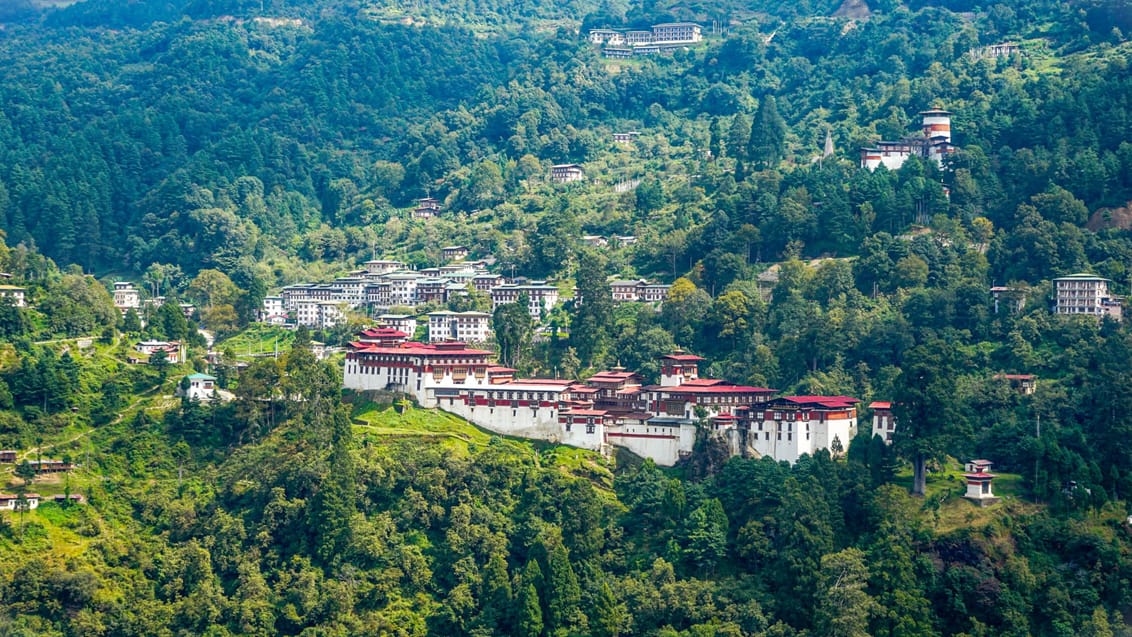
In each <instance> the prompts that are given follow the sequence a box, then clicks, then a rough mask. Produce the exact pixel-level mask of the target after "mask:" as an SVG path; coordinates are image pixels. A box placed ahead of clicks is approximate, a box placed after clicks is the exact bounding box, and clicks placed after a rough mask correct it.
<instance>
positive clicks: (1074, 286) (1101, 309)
mask: <svg viewBox="0 0 1132 637" xmlns="http://www.w3.org/2000/svg"><path fill="white" fill-rule="evenodd" d="M1109 283H1111V281H1110V280H1108V279H1106V278H1103V277H1099V276H1096V275H1094V274H1071V275H1069V276H1063V277H1060V278H1057V279H1054V280H1053V286H1054V308H1053V310H1054V313H1056V314H1088V315H1091V316H1097V317H1102V316H1111V317H1112V318H1114V319H1116V320H1118V321H1119V320H1120V319H1121V314H1122V311H1121V306H1120V299H1119V298H1118V297H1116V296H1114V295H1113V294H1112V293H1110V292H1109V289H1108V284H1109Z"/></svg>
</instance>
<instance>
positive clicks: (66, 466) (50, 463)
mask: <svg viewBox="0 0 1132 637" xmlns="http://www.w3.org/2000/svg"><path fill="white" fill-rule="evenodd" d="M28 464H29V465H31V468H32V469H33V470H34V471H35V472H36V473H37V474H41V475H42V474H46V473H66V472H68V471H70V470H72V469H74V468H75V466H74V465H72V464H71V463H70V462H65V461H63V460H29V461H28Z"/></svg>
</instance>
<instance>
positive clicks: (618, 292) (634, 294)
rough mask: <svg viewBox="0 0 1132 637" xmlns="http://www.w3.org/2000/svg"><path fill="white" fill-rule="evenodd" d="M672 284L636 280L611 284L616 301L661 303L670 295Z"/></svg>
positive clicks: (611, 291)
mask: <svg viewBox="0 0 1132 637" xmlns="http://www.w3.org/2000/svg"><path fill="white" fill-rule="evenodd" d="M671 287H672V286H670V285H665V284H663V283H649V282H648V281H646V280H644V279H638V280H636V281H622V280H618V281H613V282H611V283H610V284H609V289H610V293H611V294H612V295H613V301H614V302H615V303H660V302H661V301H663V300H664V299H665V297H667V296H668V289H669V288H671Z"/></svg>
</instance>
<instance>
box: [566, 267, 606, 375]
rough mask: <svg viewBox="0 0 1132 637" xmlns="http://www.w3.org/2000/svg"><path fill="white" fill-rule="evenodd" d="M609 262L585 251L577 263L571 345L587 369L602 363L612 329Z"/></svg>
mask: <svg viewBox="0 0 1132 637" xmlns="http://www.w3.org/2000/svg"><path fill="white" fill-rule="evenodd" d="M605 267H606V261H605V259H604V258H602V256H601V255H599V254H598V253H597V252H594V251H592V250H586V251H583V252H582V254H581V258H580V259H579V261H578V276H577V282H578V297H579V298H578V299H577V300H576V301H575V306H574V321H573V324H572V326H571V330H570V341H571V345H572V346H573V347H574V348H575V349H576V350H577V353H578V357H579V358H580V359H581V361H582V364H583V365H586V366H597V365H599V364H600V363H601V361H602V358H603V357H604V355H605V351H606V350H607V349H608V347H609V334H610V332H612V329H613V296H612V293H611V291H610V288H609V283H608V282H607V281H606V280H605Z"/></svg>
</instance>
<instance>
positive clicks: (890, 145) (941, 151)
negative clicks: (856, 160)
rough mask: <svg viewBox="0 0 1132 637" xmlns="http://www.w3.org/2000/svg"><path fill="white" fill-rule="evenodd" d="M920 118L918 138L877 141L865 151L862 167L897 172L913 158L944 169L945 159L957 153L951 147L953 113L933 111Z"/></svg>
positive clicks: (953, 147)
mask: <svg viewBox="0 0 1132 637" xmlns="http://www.w3.org/2000/svg"><path fill="white" fill-rule="evenodd" d="M920 117H921V120H922V122H923V125H922V127H921V131H920V134H919V135H916V136H911V137H905V138H904V139H902V140H900V141H895V142H889V141H882V142H877V144H876V146H873V147H871V148H862V149H861V167H862V168H865V169H868V170H876V169H877V168H878V167H880V166H884V167H885V168H888V169H889V170H896V169H898V168H900V167H901V166H903V165H904V162H906V161H908V158H909V157H912V156H916V157H920V158H921V159H925V160H930V161H933V162H935V164H936V165H937V166H943V158H944V157H946V156H948V155H949V154H951V153H954V152H955V151H956V150H957V148H956V147H955V146H952V144H951V113H949V112H948V111H942V110H935V109H933V110H928V111H922V112H921V113H920Z"/></svg>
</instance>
